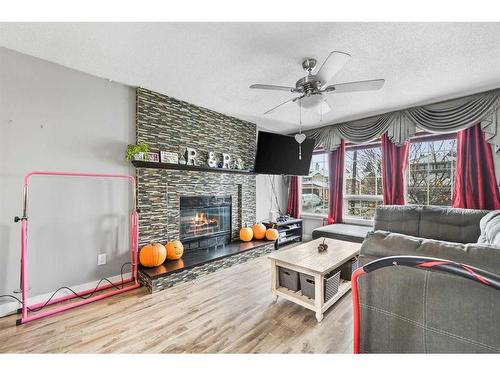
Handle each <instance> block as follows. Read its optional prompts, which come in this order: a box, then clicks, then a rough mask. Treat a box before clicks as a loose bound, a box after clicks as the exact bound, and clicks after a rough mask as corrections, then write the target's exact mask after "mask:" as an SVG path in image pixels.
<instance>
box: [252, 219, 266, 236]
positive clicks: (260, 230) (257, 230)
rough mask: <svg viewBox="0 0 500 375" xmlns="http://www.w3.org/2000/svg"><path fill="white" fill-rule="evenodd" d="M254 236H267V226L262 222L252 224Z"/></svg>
mask: <svg viewBox="0 0 500 375" xmlns="http://www.w3.org/2000/svg"><path fill="white" fill-rule="evenodd" d="M252 231H253V237H254V238H255V239H256V240H262V239H263V238H265V237H266V226H265V225H264V224H261V223H257V224H254V225H253V226H252Z"/></svg>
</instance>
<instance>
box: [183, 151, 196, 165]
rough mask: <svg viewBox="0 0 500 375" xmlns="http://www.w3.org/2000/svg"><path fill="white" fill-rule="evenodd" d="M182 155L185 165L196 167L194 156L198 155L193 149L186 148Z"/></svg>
mask: <svg viewBox="0 0 500 375" xmlns="http://www.w3.org/2000/svg"><path fill="white" fill-rule="evenodd" d="M184 155H185V156H184V157H185V158H186V165H196V155H198V152H196V150H195V149H194V148H191V147H186V151H185V152H184Z"/></svg>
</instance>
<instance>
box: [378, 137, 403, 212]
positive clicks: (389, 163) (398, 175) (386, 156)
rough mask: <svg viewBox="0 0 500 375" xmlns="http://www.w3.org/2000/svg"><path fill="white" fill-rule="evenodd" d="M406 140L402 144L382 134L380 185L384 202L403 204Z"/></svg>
mask: <svg viewBox="0 0 500 375" xmlns="http://www.w3.org/2000/svg"><path fill="white" fill-rule="evenodd" d="M408 148H409V147H408V142H407V143H405V144H404V145H403V146H400V147H398V146H396V145H395V144H394V143H392V142H391V141H390V140H389V138H388V137H387V134H383V135H382V185H383V191H384V204H399V205H404V204H405V173H406V168H407V167H408Z"/></svg>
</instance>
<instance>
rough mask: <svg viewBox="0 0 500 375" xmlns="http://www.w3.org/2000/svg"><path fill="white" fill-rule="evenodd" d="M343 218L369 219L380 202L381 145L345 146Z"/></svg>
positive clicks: (381, 198) (381, 197)
mask: <svg viewBox="0 0 500 375" xmlns="http://www.w3.org/2000/svg"><path fill="white" fill-rule="evenodd" d="M345 158H346V170H345V173H344V176H345V177H344V178H345V181H344V217H345V218H346V219H363V220H372V219H373V216H374V214H375V208H376V207H377V206H378V205H380V204H382V202H383V195H382V194H383V192H382V173H381V167H382V165H381V164H382V151H381V148H380V144H379V143H377V144H371V145H366V146H352V147H347V148H346V153H345Z"/></svg>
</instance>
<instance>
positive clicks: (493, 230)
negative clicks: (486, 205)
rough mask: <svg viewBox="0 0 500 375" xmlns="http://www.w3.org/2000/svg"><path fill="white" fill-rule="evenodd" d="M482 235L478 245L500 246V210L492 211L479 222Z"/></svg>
mask: <svg viewBox="0 0 500 375" xmlns="http://www.w3.org/2000/svg"><path fill="white" fill-rule="evenodd" d="M479 226H480V228H481V235H480V236H479V239H478V240H477V242H478V243H485V244H490V245H495V246H500V210H496V211H491V212H490V213H488V214H486V215H485V216H483V218H482V219H481V221H480V222H479Z"/></svg>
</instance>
